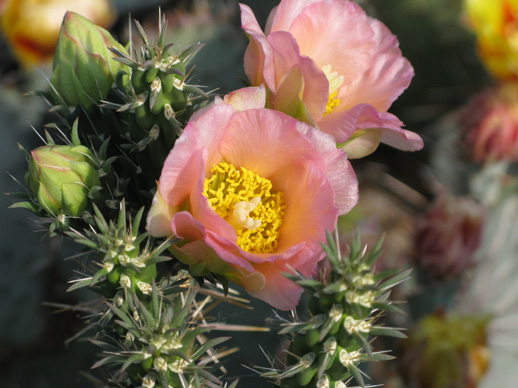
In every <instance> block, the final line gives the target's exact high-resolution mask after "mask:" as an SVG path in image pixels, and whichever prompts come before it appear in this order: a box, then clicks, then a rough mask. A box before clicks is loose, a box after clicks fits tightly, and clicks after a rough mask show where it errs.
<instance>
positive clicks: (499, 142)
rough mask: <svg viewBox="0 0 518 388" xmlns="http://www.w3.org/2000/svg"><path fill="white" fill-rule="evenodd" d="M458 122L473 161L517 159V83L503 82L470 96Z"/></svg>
mask: <svg viewBox="0 0 518 388" xmlns="http://www.w3.org/2000/svg"><path fill="white" fill-rule="evenodd" d="M460 125H461V127H463V128H464V132H465V139H466V142H467V143H468V146H469V147H470V151H471V154H472V156H473V159H474V160H475V161H477V162H485V161H496V160H507V161H517V160H518V83H516V82H510V83H503V84H500V85H499V86H497V87H495V88H493V89H490V90H488V91H486V92H484V93H482V94H479V95H478V96H476V97H475V98H473V100H472V101H471V102H470V103H469V104H468V106H467V107H466V108H465V110H464V112H463V114H462V115H461V117H460Z"/></svg>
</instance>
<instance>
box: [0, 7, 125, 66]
mask: <svg viewBox="0 0 518 388" xmlns="http://www.w3.org/2000/svg"><path fill="white" fill-rule="evenodd" d="M2 10H3V12H2V14H1V26H2V30H3V32H4V34H5V37H6V39H7V41H8V43H9V46H10V47H11V49H12V50H13V52H14V53H15V54H16V57H17V58H18V60H19V61H20V63H21V64H22V65H23V66H24V67H27V68H30V67H31V66H39V65H44V64H48V63H49V62H51V61H52V58H53V56H54V51H55V49H56V42H57V40H58V35H59V30H60V28H61V23H62V21H63V16H65V13H66V12H67V11H73V12H77V13H79V14H81V15H83V16H84V17H86V18H87V19H89V20H91V21H92V22H93V23H95V24H98V25H100V26H102V27H105V28H108V27H110V26H111V25H112V24H113V22H114V21H115V18H116V11H115V8H114V7H113V4H112V3H111V0H4V1H3V3H2V4H0V11H2Z"/></svg>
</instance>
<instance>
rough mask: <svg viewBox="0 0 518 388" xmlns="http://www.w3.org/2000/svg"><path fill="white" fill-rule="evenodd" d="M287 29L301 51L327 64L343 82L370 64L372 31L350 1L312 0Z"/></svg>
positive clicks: (320, 66) (350, 80) (363, 16)
mask: <svg viewBox="0 0 518 388" xmlns="http://www.w3.org/2000/svg"><path fill="white" fill-rule="evenodd" d="M288 31H289V32H290V33H291V34H292V35H293V37H294V38H295V40H296V41H297V43H298V45H299V48H300V53H301V54H302V55H306V56H308V57H310V58H311V59H313V61H315V63H316V64H317V66H318V67H319V68H322V67H324V66H326V65H331V66H332V70H333V71H336V72H338V74H340V75H342V76H343V77H344V82H345V83H349V82H352V81H353V79H354V78H355V77H357V76H359V75H361V74H362V73H363V72H365V71H367V70H368V69H369V68H370V67H371V65H372V61H373V57H372V54H373V50H374V45H373V42H372V40H373V37H374V31H373V30H372V28H371V26H370V23H369V21H368V18H367V15H366V14H365V12H364V11H363V9H361V7H360V6H359V5H357V4H356V3H354V2H352V1H343V0H332V1H319V2H314V3H313V4H311V5H309V6H307V7H305V8H304V9H303V10H302V12H301V13H300V14H299V15H298V16H297V18H296V19H295V20H294V21H293V23H292V25H291V27H290V28H289V30H288Z"/></svg>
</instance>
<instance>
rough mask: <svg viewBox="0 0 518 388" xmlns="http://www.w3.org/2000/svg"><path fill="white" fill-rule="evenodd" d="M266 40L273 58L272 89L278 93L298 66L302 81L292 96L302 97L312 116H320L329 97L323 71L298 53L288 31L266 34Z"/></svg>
mask: <svg viewBox="0 0 518 388" xmlns="http://www.w3.org/2000/svg"><path fill="white" fill-rule="evenodd" d="M268 42H269V44H270V46H271V49H272V55H273V57H274V59H275V61H274V63H275V74H276V79H275V84H276V88H275V89H272V90H274V91H275V92H277V93H278V92H279V90H278V89H279V88H280V85H282V83H283V81H284V79H285V78H286V76H287V75H288V74H289V73H290V71H291V70H292V69H293V68H294V67H297V68H299V69H300V73H301V75H302V78H303V80H304V82H303V83H302V85H301V88H300V90H298V91H297V93H296V94H295V95H294V97H298V98H301V99H302V101H303V102H304V104H305V105H306V107H307V108H308V109H309V111H310V112H311V114H312V115H313V117H315V118H316V117H320V116H322V114H323V113H324V112H325V109H326V104H327V100H328V98H329V93H328V91H329V81H328V80H327V77H326V76H325V74H324V72H323V71H322V70H321V69H320V68H319V67H317V65H316V64H315V62H314V61H313V60H312V59H310V58H308V57H306V56H301V55H300V52H299V47H298V45H297V42H296V41H295V39H294V38H293V36H292V35H291V34H290V33H288V32H285V31H278V32H274V33H272V34H270V35H268Z"/></svg>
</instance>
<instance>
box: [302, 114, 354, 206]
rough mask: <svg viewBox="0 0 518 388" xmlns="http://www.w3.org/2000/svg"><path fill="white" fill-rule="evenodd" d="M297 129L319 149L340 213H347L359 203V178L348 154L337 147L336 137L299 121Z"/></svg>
mask: <svg viewBox="0 0 518 388" xmlns="http://www.w3.org/2000/svg"><path fill="white" fill-rule="evenodd" d="M297 130H298V131H299V132H300V133H302V134H303V135H304V136H306V137H307V138H308V139H309V140H310V141H311V143H312V144H313V146H314V147H315V149H317V150H318V151H319V152H320V154H321V155H322V157H323V158H324V162H325V165H326V176H327V179H328V181H329V183H330V184H331V186H332V187H333V190H334V192H335V206H336V207H337V208H338V214H339V215H342V214H346V213H348V212H349V211H351V209H352V208H353V207H354V206H356V204H357V203H358V180H357V179H356V174H355V172H354V170H353V167H352V165H351V163H350V162H349V161H348V160H347V155H345V154H344V153H343V152H342V151H340V150H338V149H337V148H336V142H335V139H334V138H333V137H332V136H330V135H328V134H326V133H323V132H321V131H319V130H317V129H315V128H312V127H310V126H309V125H306V124H305V123H298V125H297Z"/></svg>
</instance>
